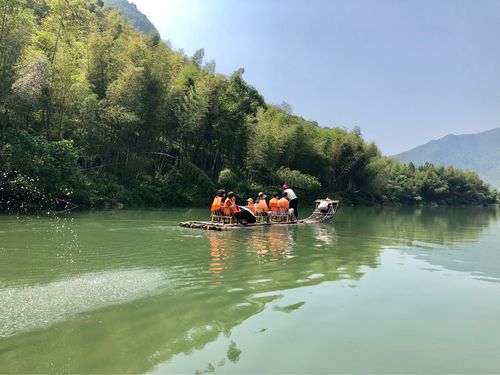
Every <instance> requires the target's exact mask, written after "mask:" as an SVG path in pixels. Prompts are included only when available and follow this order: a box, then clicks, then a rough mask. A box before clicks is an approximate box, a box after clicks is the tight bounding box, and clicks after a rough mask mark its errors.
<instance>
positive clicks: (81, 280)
mask: <svg viewBox="0 0 500 375" xmlns="http://www.w3.org/2000/svg"><path fill="white" fill-rule="evenodd" d="M166 284H167V277H166V275H165V273H163V272H159V271H154V270H123V271H110V272H101V273H88V274H83V275H80V276H77V277H74V278H70V279H64V280H59V281H55V282H52V283H49V284H44V285H33V286H22V287H10V288H2V289H0V301H2V303H1V304H0V337H7V336H12V335H15V334H17V333H19V332H23V331H28V330H31V329H36V328H43V327H46V326H49V325H51V324H54V323H57V322H60V321H63V320H65V319H67V318H69V317H71V316H74V315H76V314H78V313H82V312H86V311H92V310H96V309H99V308H102V307H105V306H109V305H115V304H119V303H123V302H127V301H131V300H134V299H137V298H140V297H142V296H144V295H148V294H151V293H152V292H154V291H157V290H160V289H161V288H162V287H164V286H166Z"/></svg>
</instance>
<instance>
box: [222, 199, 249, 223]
mask: <svg viewBox="0 0 500 375" xmlns="http://www.w3.org/2000/svg"><path fill="white" fill-rule="evenodd" d="M223 210H224V213H225V214H226V215H230V214H232V215H233V216H234V217H235V218H236V220H237V221H238V222H239V223H240V224H243V225H246V224H248V223H251V224H253V223H255V221H256V220H255V216H254V215H253V214H252V212H251V211H250V210H247V209H243V207H240V206H238V205H237V204H236V195H235V194H234V192H232V191H230V192H229V193H228V194H227V198H226V200H225V201H224V207H223Z"/></svg>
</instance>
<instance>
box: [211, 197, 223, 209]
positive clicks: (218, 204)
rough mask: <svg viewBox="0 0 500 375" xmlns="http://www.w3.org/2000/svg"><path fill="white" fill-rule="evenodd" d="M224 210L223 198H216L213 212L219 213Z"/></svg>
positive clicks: (213, 203)
mask: <svg viewBox="0 0 500 375" xmlns="http://www.w3.org/2000/svg"><path fill="white" fill-rule="evenodd" d="M221 208H222V197H219V196H218V195H216V196H215V198H214V201H213V202H212V208H211V210H212V212H214V211H218V210H220V209H221Z"/></svg>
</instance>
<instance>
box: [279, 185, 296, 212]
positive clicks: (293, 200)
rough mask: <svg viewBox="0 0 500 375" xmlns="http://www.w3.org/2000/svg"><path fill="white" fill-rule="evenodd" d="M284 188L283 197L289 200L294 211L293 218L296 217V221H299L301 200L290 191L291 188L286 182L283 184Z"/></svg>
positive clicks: (289, 205) (289, 204)
mask: <svg viewBox="0 0 500 375" xmlns="http://www.w3.org/2000/svg"><path fill="white" fill-rule="evenodd" d="M282 188H283V190H284V191H283V196H284V197H286V198H287V199H288V207H290V208H291V209H293V216H295V220H299V208H298V206H299V198H298V197H297V194H295V192H294V191H293V190H292V189H290V186H288V184H287V183H286V182H285V183H284V184H283V186H282ZM285 193H286V195H285Z"/></svg>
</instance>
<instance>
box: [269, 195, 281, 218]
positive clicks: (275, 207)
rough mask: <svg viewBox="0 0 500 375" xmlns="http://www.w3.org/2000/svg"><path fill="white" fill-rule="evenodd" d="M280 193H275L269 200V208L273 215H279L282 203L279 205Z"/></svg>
mask: <svg viewBox="0 0 500 375" xmlns="http://www.w3.org/2000/svg"><path fill="white" fill-rule="evenodd" d="M279 200H280V195H279V194H278V193H273V198H272V199H271V200H270V201H269V208H270V209H271V212H272V214H273V215H279V211H280V205H279Z"/></svg>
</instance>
